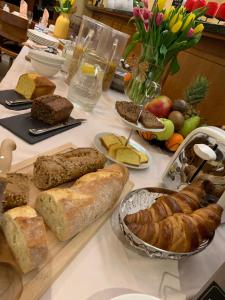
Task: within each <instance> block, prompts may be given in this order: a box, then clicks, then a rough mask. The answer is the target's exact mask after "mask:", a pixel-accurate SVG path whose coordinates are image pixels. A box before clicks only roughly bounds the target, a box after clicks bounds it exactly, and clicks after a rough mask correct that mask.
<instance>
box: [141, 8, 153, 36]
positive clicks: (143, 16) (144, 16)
mask: <svg viewBox="0 0 225 300" xmlns="http://www.w3.org/2000/svg"><path fill="white" fill-rule="evenodd" d="M152 16H153V14H152V12H151V11H149V10H148V9H147V8H146V7H145V8H140V18H141V19H142V20H143V22H144V27H145V31H146V32H148V30H149V20H150V19H151V18H152Z"/></svg>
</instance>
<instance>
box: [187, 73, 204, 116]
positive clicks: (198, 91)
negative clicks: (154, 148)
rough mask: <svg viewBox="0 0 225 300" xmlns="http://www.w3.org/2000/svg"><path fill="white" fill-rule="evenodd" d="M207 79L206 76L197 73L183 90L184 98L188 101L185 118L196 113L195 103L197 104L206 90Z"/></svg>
mask: <svg viewBox="0 0 225 300" xmlns="http://www.w3.org/2000/svg"><path fill="white" fill-rule="evenodd" d="M208 88H209V81H208V79H207V77H205V76H202V75H199V76H198V77H197V78H196V79H195V80H194V81H193V82H192V83H191V85H190V86H189V87H188V88H187V89H186V91H185V100H186V102H187V103H188V109H187V112H186V116H185V117H186V118H189V117H191V116H193V115H198V112H197V110H196V105H197V104H199V103H200V102H201V101H202V100H203V99H204V98H205V97H206V94H207V92H208Z"/></svg>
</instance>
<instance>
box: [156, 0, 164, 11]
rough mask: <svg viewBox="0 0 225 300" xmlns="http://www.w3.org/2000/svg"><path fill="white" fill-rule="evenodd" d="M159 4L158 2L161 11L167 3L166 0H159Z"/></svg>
mask: <svg viewBox="0 0 225 300" xmlns="http://www.w3.org/2000/svg"><path fill="white" fill-rule="evenodd" d="M157 4H158V9H159V11H161V10H162V9H163V8H164V6H165V4H166V0H158V3H157Z"/></svg>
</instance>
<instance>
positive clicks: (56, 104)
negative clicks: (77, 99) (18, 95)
mask: <svg viewBox="0 0 225 300" xmlns="http://www.w3.org/2000/svg"><path fill="white" fill-rule="evenodd" d="M72 110H73V104H72V103H71V102H70V101H69V100H67V99H66V98H64V97H61V96H58V95H53V96H42V97H39V98H36V99H34V100H33V103H32V108H31V116H32V117H33V118H35V119H38V120H41V121H43V122H45V123H47V124H50V125H54V124H57V123H61V122H65V121H66V120H68V119H69V117H70V114H71V112H72Z"/></svg>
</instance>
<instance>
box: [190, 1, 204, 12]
mask: <svg viewBox="0 0 225 300" xmlns="http://www.w3.org/2000/svg"><path fill="white" fill-rule="evenodd" d="M204 6H206V1H205V0H197V1H196V2H195V4H194V6H193V10H195V9H198V8H201V7H204Z"/></svg>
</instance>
